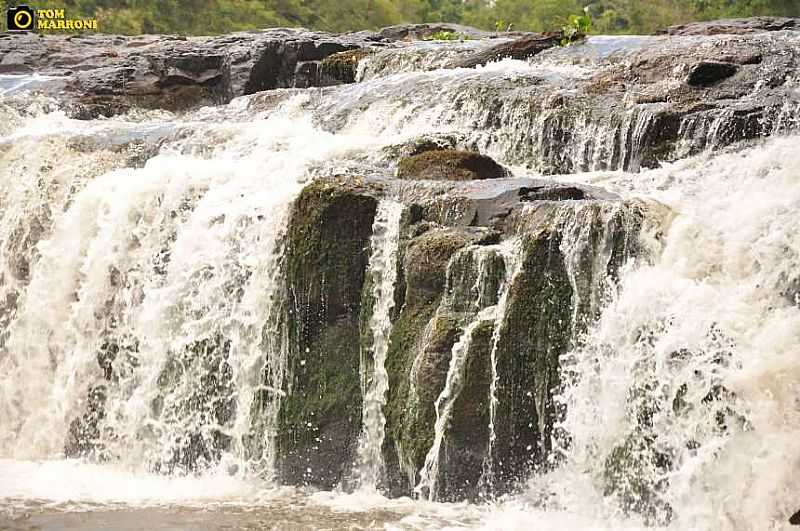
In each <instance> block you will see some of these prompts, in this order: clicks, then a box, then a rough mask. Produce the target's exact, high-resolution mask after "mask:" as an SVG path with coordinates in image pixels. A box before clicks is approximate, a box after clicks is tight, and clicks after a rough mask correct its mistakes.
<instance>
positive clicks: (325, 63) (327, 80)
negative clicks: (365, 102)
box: [320, 48, 375, 86]
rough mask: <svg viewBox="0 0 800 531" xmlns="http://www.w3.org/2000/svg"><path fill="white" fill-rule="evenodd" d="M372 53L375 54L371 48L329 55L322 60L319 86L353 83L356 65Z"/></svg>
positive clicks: (356, 70) (356, 69)
mask: <svg viewBox="0 0 800 531" xmlns="http://www.w3.org/2000/svg"><path fill="white" fill-rule="evenodd" d="M373 53H375V50H374V49H373V48H356V49H355V50H348V51H346V52H339V53H335V54H332V55H329V56H328V57H326V58H325V59H323V60H322V65H321V68H322V70H321V73H320V76H321V81H320V84H321V85H322V86H330V85H337V84H340V83H355V81H356V77H357V73H358V63H359V62H361V60H363V59H364V58H366V57H369V56H370V55H372V54H373Z"/></svg>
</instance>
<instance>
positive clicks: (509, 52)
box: [447, 33, 563, 68]
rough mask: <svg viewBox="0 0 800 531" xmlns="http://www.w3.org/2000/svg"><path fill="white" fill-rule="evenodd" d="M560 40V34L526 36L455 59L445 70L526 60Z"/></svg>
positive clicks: (555, 44)
mask: <svg viewBox="0 0 800 531" xmlns="http://www.w3.org/2000/svg"><path fill="white" fill-rule="evenodd" d="M562 38H563V35H562V34H561V33H544V34H541V35H528V36H525V37H522V38H520V39H517V40H514V41H511V42H505V43H501V44H497V45H495V46H493V47H491V48H489V49H487V50H483V51H480V52H477V53H475V54H474V55H472V56H469V57H466V58H460V59H457V60H455V61H453V62H451V63H450V64H449V65H447V68H474V67H476V66H479V65H485V64H486V63H491V62H492V61H499V60H501V59H506V58H510V59H520V60H521V59H527V58H529V57H533V56H534V55H537V54H539V53H541V52H543V51H545V50H547V49H549V48H552V47H553V46H557V45H558V43H559V42H561V39H562Z"/></svg>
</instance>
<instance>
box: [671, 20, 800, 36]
mask: <svg viewBox="0 0 800 531" xmlns="http://www.w3.org/2000/svg"><path fill="white" fill-rule="evenodd" d="M797 29H800V18H788V17H752V18H733V19H725V20H712V21H708V22H690V23H689V24H681V25H678V26H669V27H668V28H665V29H663V30H661V31H659V32H657V33H659V34H666V35H719V34H737V35H741V34H746V33H758V32H767V31H783V30H797Z"/></svg>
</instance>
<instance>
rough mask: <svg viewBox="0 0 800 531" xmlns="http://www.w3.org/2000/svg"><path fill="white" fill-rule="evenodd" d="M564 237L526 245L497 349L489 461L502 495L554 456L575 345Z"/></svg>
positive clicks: (547, 235) (546, 236)
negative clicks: (562, 382) (561, 394)
mask: <svg viewBox="0 0 800 531" xmlns="http://www.w3.org/2000/svg"><path fill="white" fill-rule="evenodd" d="M560 242H561V238H560V234H559V233H558V232H550V231H543V232H541V233H538V234H533V235H528V236H526V237H525V239H524V243H523V250H522V260H523V261H522V268H521V272H520V273H519V274H518V275H517V276H516V277H515V279H514V280H513V283H512V285H511V286H510V288H509V293H508V300H507V306H506V313H505V316H504V323H503V328H502V332H501V334H500V338H499V342H498V347H497V377H498V380H497V390H496V393H497V399H498V406H497V411H496V417H495V434H496V437H497V439H496V442H495V445H494V447H493V452H492V456H491V459H492V461H493V464H494V471H495V476H494V478H493V479H494V484H493V485H490V486H489V487H490V488H493V489H496V490H497V491H498V492H507V491H509V490H513V489H514V488H515V487H516V486H517V485H518V484H519V482H521V481H524V480H525V479H527V478H528V477H529V476H530V474H531V473H532V472H533V471H534V470H535V469H537V468H539V467H541V466H542V465H543V464H544V463H545V462H546V459H547V457H548V455H549V452H550V449H551V448H550V447H551V441H552V436H553V423H554V421H555V419H556V416H557V411H556V405H555V403H554V401H553V394H554V391H555V390H556V389H557V387H558V385H559V357H560V356H561V355H562V354H563V353H565V352H566V351H567V349H568V347H569V344H570V331H571V322H572V298H573V294H572V288H571V285H570V281H569V278H568V276H567V270H566V266H565V264H564V259H563V257H562V256H561V253H560V252H559V244H560Z"/></svg>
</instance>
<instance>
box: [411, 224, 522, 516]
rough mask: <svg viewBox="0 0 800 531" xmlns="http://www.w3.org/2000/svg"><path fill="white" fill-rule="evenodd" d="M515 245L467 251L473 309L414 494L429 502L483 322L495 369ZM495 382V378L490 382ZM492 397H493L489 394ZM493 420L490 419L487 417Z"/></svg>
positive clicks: (452, 364) (449, 373) (452, 363)
mask: <svg viewBox="0 0 800 531" xmlns="http://www.w3.org/2000/svg"><path fill="white" fill-rule="evenodd" d="M516 247H517V242H516V241H514V240H511V241H510V243H508V244H506V245H504V246H502V247H501V246H497V248H494V247H491V246H490V247H480V248H477V249H467V252H470V253H476V254H477V256H478V258H477V261H478V263H477V269H478V274H477V276H476V279H475V284H474V285H473V286H472V292H473V295H474V297H475V303H474V309H472V311H470V312H469V313H468V314H467V315H468V316H470V315H471V316H470V317H467V319H465V321H466V324H465V326H464V327H463V331H462V332H461V335H460V336H459V338H458V340H457V341H456V343H455V344H454V345H453V348H452V352H451V355H450V364H449V367H448V370H447V377H446V380H445V387H444V389H442V392H441V394H440V395H439V396H438V398H437V399H436V402H435V404H434V405H435V408H436V423H435V425H434V436H433V444H432V445H431V447H430V450H428V454H427V455H426V456H425V465H424V467H423V469H422V471H421V472H420V480H419V484H418V485H417V486H416V487H415V491H416V492H417V493H420V494H421V495H423V496H426V497H427V498H428V499H430V500H434V499H436V497H437V481H438V480H439V477H438V476H439V462H440V460H441V459H442V455H441V454H442V452H443V450H444V449H443V447H442V443H443V441H444V439H445V437H446V436H447V429H448V428H449V424H450V422H451V417H452V411H453V407H454V403H455V400H456V399H457V398H458V396H459V394H460V393H461V391H462V389H463V386H464V371H465V367H466V364H467V356H468V355H469V352H470V347H471V345H472V337H473V334H474V333H475V330H476V329H477V327H478V326H481V325H482V324H484V323H487V322H489V323H491V326H492V330H493V331H492V358H493V363H492V368H493V370H494V369H495V367H496V365H495V363H494V355H495V351H496V345H497V337H498V335H499V328H500V327H501V326H502V322H503V321H502V318H503V315H504V313H505V304H506V301H507V300H508V289H509V287H510V285H511V279H512V278H513V275H514V273H515V272H516V267H515V263H518V259H517V256H516V253H515V250H516ZM498 255H499V256H500V257H501V259H502V260H503V263H504V269H505V275H504V277H505V278H504V279H503V280H502V282H501V283H500V285H499V286H498V287H497V292H496V293H493V294H491V298H490V299H489V300H486V297H485V292H486V289H487V287H489V286H491V283H490V282H491V279H492V274H491V273H492V269H493V262H492V260H491V259H492V258H494V257H496V256H498ZM493 381H494V379H493ZM492 398H494V396H493V395H492ZM490 419H492V420H493V416H490ZM492 428H493V423H492V422H491V420H490V424H489V429H490V434H489V445H490V449H491V440H492V438H493V437H494V432H493V429H492Z"/></svg>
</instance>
